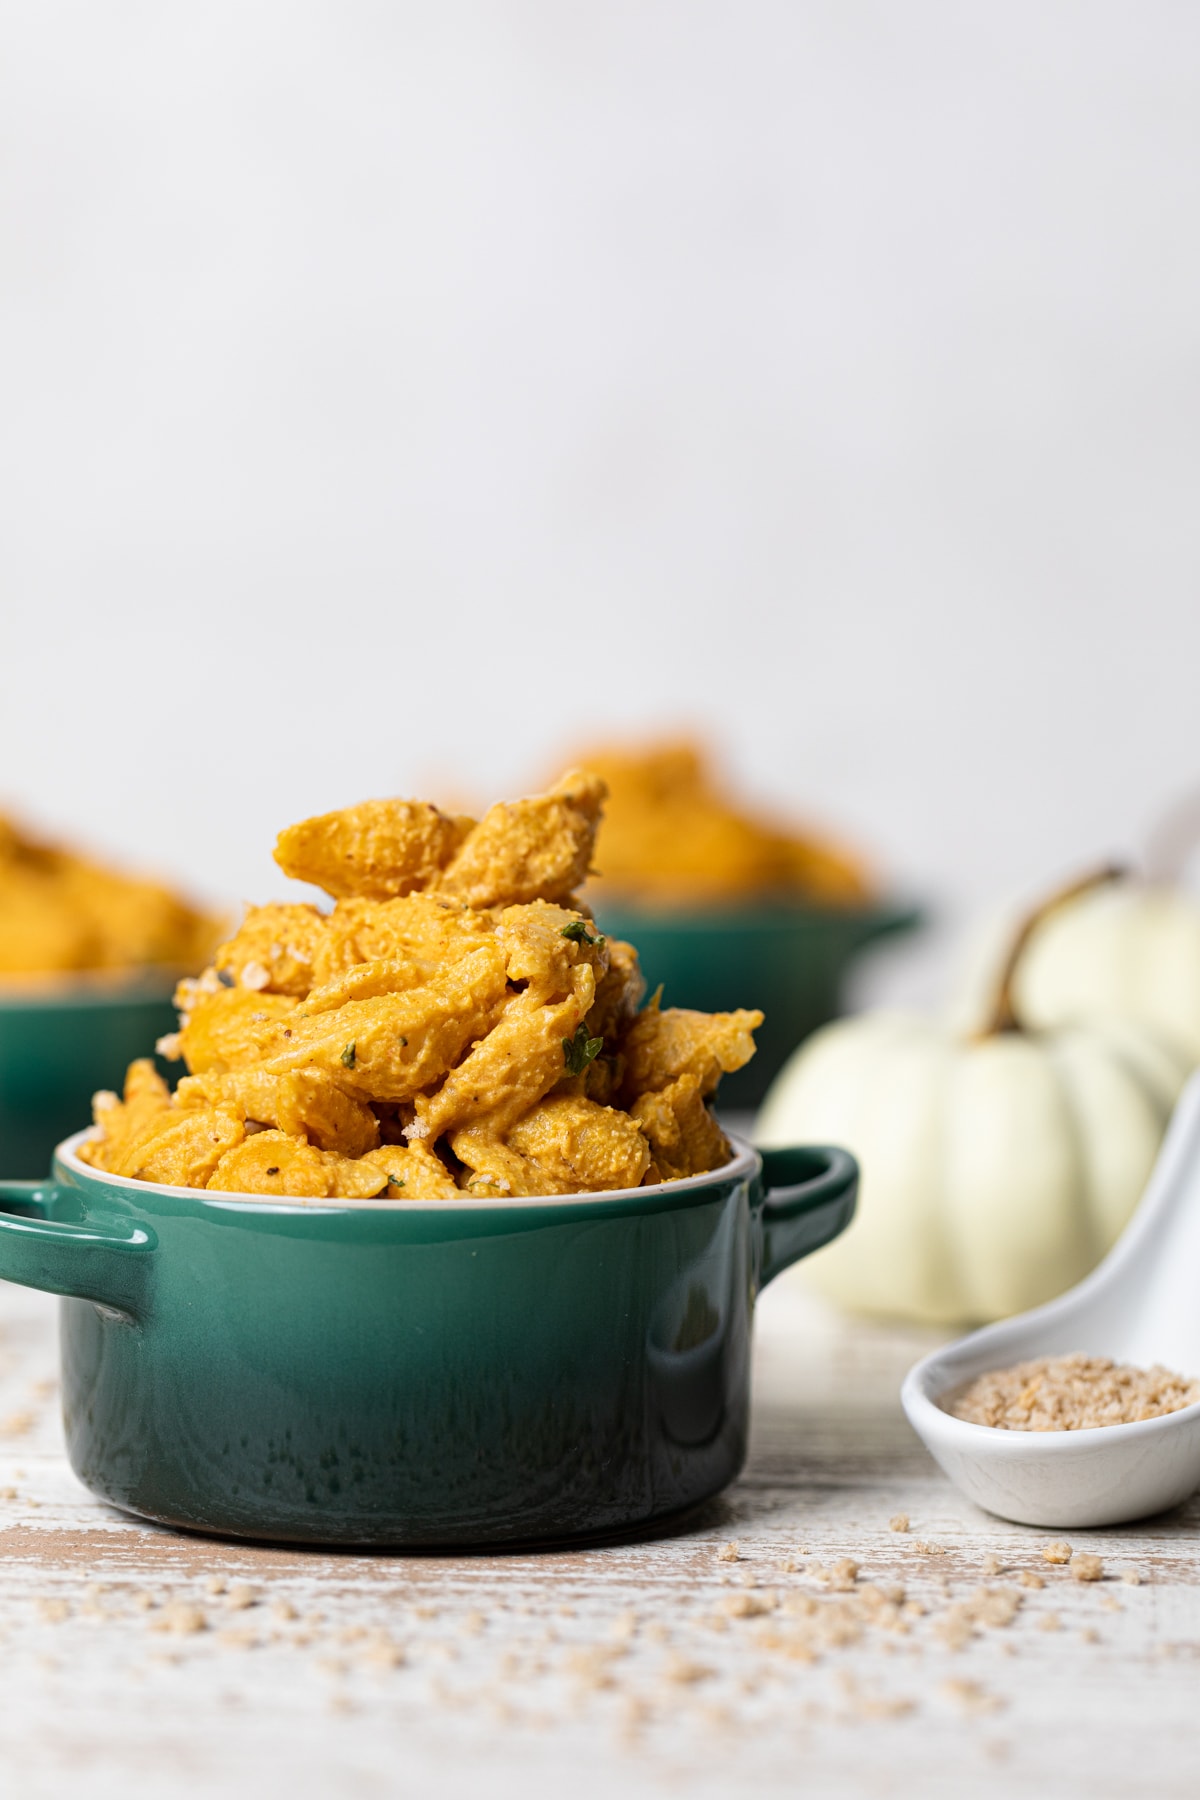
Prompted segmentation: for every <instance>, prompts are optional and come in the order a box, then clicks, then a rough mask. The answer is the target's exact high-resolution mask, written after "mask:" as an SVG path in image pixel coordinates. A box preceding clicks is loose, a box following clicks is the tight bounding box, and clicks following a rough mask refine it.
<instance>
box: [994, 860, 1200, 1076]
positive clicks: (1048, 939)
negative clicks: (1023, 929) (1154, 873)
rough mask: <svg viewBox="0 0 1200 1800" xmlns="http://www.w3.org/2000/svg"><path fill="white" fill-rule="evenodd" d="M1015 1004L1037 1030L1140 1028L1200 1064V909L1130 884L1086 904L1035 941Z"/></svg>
mask: <svg viewBox="0 0 1200 1800" xmlns="http://www.w3.org/2000/svg"><path fill="white" fill-rule="evenodd" d="M1013 1003H1014V1006H1015V1008H1016V1011H1017V1013H1018V1014H1019V1016H1020V1018H1021V1019H1022V1021H1023V1022H1024V1023H1025V1024H1026V1025H1029V1026H1033V1027H1046V1026H1054V1025H1063V1024H1067V1023H1069V1022H1072V1021H1076V1020H1080V1019H1090V1018H1096V1017H1097V1016H1106V1015H1107V1016H1113V1017H1120V1018H1127V1019H1137V1020H1140V1021H1141V1022H1142V1023H1143V1024H1145V1025H1149V1026H1151V1027H1153V1028H1154V1029H1155V1030H1157V1031H1160V1032H1163V1033H1166V1034H1167V1035H1169V1036H1171V1037H1173V1038H1174V1039H1175V1040H1176V1042H1177V1043H1178V1044H1179V1045H1180V1046H1181V1048H1182V1049H1184V1050H1185V1051H1186V1052H1187V1053H1188V1055H1189V1056H1190V1057H1191V1059H1192V1062H1193V1063H1200V900H1197V899H1196V898H1195V896H1194V895H1192V894H1189V893H1188V892H1187V891H1186V890H1185V889H1183V888H1179V887H1174V886H1170V885H1168V884H1166V883H1163V884H1161V885H1160V884H1158V883H1149V882H1142V881H1135V880H1132V879H1130V880H1121V881H1114V882H1112V883H1110V884H1108V885H1106V886H1103V887H1097V888H1092V889H1091V890H1090V891H1088V892H1085V893H1082V894H1080V895H1079V897H1078V898H1077V899H1073V900H1072V901H1070V903H1069V904H1067V905H1065V906H1062V907H1058V908H1056V909H1055V910H1054V911H1053V912H1051V913H1049V914H1048V915H1047V916H1046V917H1045V918H1044V919H1042V920H1041V921H1040V922H1039V923H1038V925H1037V927H1036V928H1035V930H1034V931H1033V932H1032V933H1031V935H1030V939H1029V943H1028V944H1027V946H1026V948H1025V950H1024V953H1023V955H1022V957H1021V962H1020V966H1019V968H1018V969H1017V972H1016V976H1015V979H1014V983H1013Z"/></svg>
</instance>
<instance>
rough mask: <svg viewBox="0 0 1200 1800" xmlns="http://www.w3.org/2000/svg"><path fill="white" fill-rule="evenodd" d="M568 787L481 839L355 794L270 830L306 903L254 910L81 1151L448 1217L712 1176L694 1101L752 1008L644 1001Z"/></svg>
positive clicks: (106, 1099) (133, 1164)
mask: <svg viewBox="0 0 1200 1800" xmlns="http://www.w3.org/2000/svg"><path fill="white" fill-rule="evenodd" d="M605 791H606V790H605V785H604V783H603V782H602V781H601V780H600V779H599V777H597V776H595V775H592V774H588V773H586V772H580V771H578V770H576V771H572V772H571V773H569V774H567V775H565V776H564V777H563V779H562V780H561V781H560V782H558V783H557V785H556V786H555V787H554V788H552V789H551V790H550V792H549V793H546V794H541V795H536V796H534V797H533V798H530V799H525V800H517V801H514V802H511V803H505V804H500V805H497V806H494V807H492V808H491V809H490V811H489V812H487V813H486V814H485V815H484V817H483V818H482V819H481V820H480V821H479V822H478V823H476V822H475V821H474V820H472V819H468V818H461V817H451V816H449V815H447V814H445V813H442V812H440V811H439V810H438V809H437V808H436V807H434V806H429V805H424V804H422V803H421V802H418V801H411V800H376V801H367V802H364V803H363V804H362V805H359V806H352V807H348V808H346V809H345V810H344V811H342V812H335V813H328V814H325V815H324V816H323V817H320V818H315V819H308V820H305V821H304V822H303V823H302V824H299V825H294V826H292V827H290V828H289V829H288V830H286V831H284V832H283V833H281V835H280V838H279V841H278V843H277V845H276V849H275V858H276V861H277V862H278V863H279V865H280V867H281V868H282V869H283V870H284V872H285V873H286V874H288V875H291V876H294V877H296V878H297V879H299V880H301V881H307V882H311V883H313V884H315V885H316V886H318V887H320V888H322V889H323V890H324V891H325V892H326V893H327V894H329V895H330V897H331V898H332V899H333V900H334V906H333V909H332V911H330V912H327V913H326V912H322V911H321V910H319V909H318V908H317V907H315V906H309V905H288V904H276V905H270V906H260V907H252V908H250V910H249V912H248V913H247V916H246V919H245V920H244V922H243V924H242V926H241V928H240V930H239V931H238V932H237V934H236V935H235V936H234V937H233V938H232V939H230V941H229V942H228V943H226V944H223V945H222V946H221V947H220V949H219V950H218V951H217V953H216V957H215V960H214V964H213V966H212V967H211V968H210V969H207V970H206V971H205V973H204V974H203V975H202V976H200V977H199V979H198V980H195V981H185V982H182V983H181V984H180V987H179V989H178V992H177V996H176V999H177V1003H178V1005H179V1007H180V1029H179V1032H178V1033H177V1034H175V1035H173V1036H172V1037H171V1038H170V1039H167V1040H164V1041H163V1043H162V1044H160V1046H159V1048H160V1050H162V1052H163V1054H164V1055H168V1056H172V1057H174V1058H181V1059H182V1061H183V1062H184V1064H185V1065H186V1068H187V1071H188V1072H187V1074H186V1075H185V1076H183V1078H182V1079H181V1080H180V1081H179V1082H178V1084H177V1086H176V1088H175V1091H174V1092H173V1093H172V1092H171V1091H170V1090H169V1089H168V1087H167V1085H166V1083H165V1082H164V1081H163V1080H162V1079H161V1077H160V1076H159V1075H158V1074H157V1072H156V1071H155V1069H154V1066H153V1064H152V1063H151V1062H150V1061H148V1060H147V1061H142V1062H136V1063H134V1064H133V1065H132V1066H131V1067H130V1070H129V1073H128V1076H127V1079H126V1083H125V1093H124V1097H123V1098H121V1099H118V1097H117V1096H116V1095H115V1094H99V1095H97V1097H96V1103H95V1116H96V1132H95V1134H94V1136H93V1137H92V1138H91V1139H90V1140H88V1142H86V1143H85V1144H84V1145H83V1147H82V1149H81V1150H80V1155H81V1156H82V1157H83V1159H84V1160H85V1161H86V1162H89V1163H91V1164H92V1166H93V1167H95V1168H98V1169H104V1170H107V1171H108V1172H110V1173H112V1174H115V1175H121V1176H124V1177H127V1178H134V1179H138V1180H143V1181H158V1182H167V1183H171V1184H174V1185H179V1186H184V1187H192V1188H208V1189H211V1190H214V1191H222V1192H230V1193H253V1194H274V1195H291V1196H297V1197H299V1196H311V1197H327V1198H333V1197H341V1198H347V1199H364V1200H365V1199H372V1198H376V1197H379V1198H388V1199H414V1200H440V1199H453V1198H455V1197H459V1196H462V1195H468V1196H473V1197H475V1198H498V1197H503V1196H527V1195H550V1194H569V1193H578V1192H603V1191H606V1190H609V1189H614V1188H630V1187H638V1186H644V1185H647V1184H650V1183H654V1182H660V1181H666V1180H672V1179H674V1178H676V1177H679V1176H684V1175H694V1174H701V1173H704V1172H705V1171H707V1170H709V1169H713V1168H716V1167H718V1166H719V1165H720V1164H721V1163H723V1162H725V1161H726V1160H727V1159H728V1157H729V1154H730V1150H729V1145H728V1143H727V1141H726V1139H725V1136H724V1133H723V1132H722V1130H721V1128H720V1126H719V1125H718V1123H717V1121H716V1119H715V1118H714V1116H713V1114H712V1112H711V1111H710V1109H709V1105H708V1102H709V1100H710V1099H711V1097H712V1095H713V1093H714V1092H715V1090H716V1087H717V1084H718V1082H719V1081H720V1079H721V1076H722V1074H724V1073H727V1072H731V1071H733V1070H735V1069H739V1068H741V1067H742V1065H743V1064H744V1063H746V1062H748V1061H749V1059H750V1057H751V1056H752V1055H753V1054H754V1037H753V1033H754V1030H755V1028H756V1027H757V1026H758V1025H760V1024H761V1023H762V1014H761V1013H760V1012H755V1011H745V1010H742V1011H737V1012H732V1013H716V1014H707V1013H697V1012H687V1011H683V1010H681V1009H679V1008H667V1009H663V1008H660V1006H659V1004H658V998H657V996H655V998H654V999H653V1000H651V1001H650V1003H649V1004H648V1005H643V1000H644V996H645V983H644V981H643V978H642V974H641V970H640V968H639V966H638V959H637V953H636V951H635V950H634V949H633V948H632V946H630V945H629V944H624V943H619V942H617V941H615V940H609V939H606V938H605V937H604V936H602V935H601V933H600V932H599V931H598V930H597V929H596V926H595V923H594V921H593V919H592V917H591V914H590V911H589V910H588V908H587V907H586V906H585V905H584V904H582V903H581V902H580V901H579V900H578V899H577V898H576V897H575V895H576V891H577V890H578V889H579V888H580V887H581V886H582V884H583V882H584V881H585V879H586V878H587V875H588V873H589V870H590V868H591V861H592V851H593V847H594V843H595V837H596V830H597V827H598V825H599V822H600V817H601V811H602V807H603V802H604V798H605Z"/></svg>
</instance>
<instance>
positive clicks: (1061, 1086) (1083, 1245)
mask: <svg viewBox="0 0 1200 1800" xmlns="http://www.w3.org/2000/svg"><path fill="white" fill-rule="evenodd" d="M1060 900H1061V896H1058V897H1056V903H1058V902H1059V901H1060ZM1043 912H1044V909H1039V914H1038V915H1037V918H1039V919H1040V918H1041V916H1042V914H1043ZM1034 923H1035V920H1032V919H1031V920H1030V921H1027V922H1026V925H1025V927H1023V929H1022V931H1021V932H1020V933H1019V934H1018V937H1017V941H1016V944H1015V945H1014V948H1013V952H1012V954H1011V956H1010V958H1009V961H1008V966H1007V968H1006V969H1005V971H1004V975H1003V978H1002V980H1001V983H1000V989H999V993H998V995H997V998H996V1001H995V1004H994V1006H993V1008H992V1010H991V1016H990V1018H989V1019H988V1020H987V1022H986V1024H985V1026H984V1028H983V1029H982V1030H979V1031H977V1032H973V1033H972V1032H967V1031H964V1030H962V1029H956V1028H954V1027H952V1026H949V1025H947V1024H944V1023H941V1022H938V1021H935V1020H931V1019H928V1018H923V1017H919V1016H913V1015H906V1014H898V1013H875V1014H867V1015H865V1016H863V1017H860V1018H853V1019H845V1020H841V1021H839V1022H838V1023H836V1024H834V1025H830V1026H827V1027H826V1028H825V1029H824V1030H823V1031H820V1032H818V1033H817V1034H816V1035H815V1036H814V1037H812V1038H810V1039H809V1040H808V1042H807V1043H806V1044H804V1045H802V1046H801V1047H800V1049H799V1050H798V1051H797V1052H796V1053H795V1055H794V1056H793V1057H792V1058H791V1060H790V1062H789V1063H787V1064H786V1066H785V1067H784V1068H783V1070H782V1071H781V1072H780V1074H779V1075H778V1077H777V1078H776V1080H775V1083H774V1085H773V1086H772V1088H771V1090H770V1092H769V1094H768V1095H767V1099H766V1102H765V1103H764V1106H763V1109H762V1112H761V1114H760V1115H759V1121H758V1130H757V1134H756V1135H757V1137H758V1140H759V1142H760V1143H762V1144H764V1145H768V1144H769V1145H776V1144H785V1143H831V1144H843V1145H845V1147H846V1148H847V1149H848V1150H850V1151H852V1152H853V1154H854V1155H855V1156H856V1157H857V1158H858V1161H859V1164H860V1167H861V1171H862V1179H861V1186H860V1190H859V1204H858V1212H857V1215H856V1217H855V1220H854V1223H853V1224H852V1226H851V1227H850V1229H849V1231H847V1232H846V1234H845V1235H844V1236H843V1237H842V1238H841V1239H840V1240H839V1241H838V1242H837V1243H836V1244H833V1245H831V1246H830V1247H829V1248H828V1249H826V1250H823V1251H821V1252H820V1253H819V1254H818V1255H817V1256H815V1257H814V1258H812V1260H811V1262H809V1263H808V1264H807V1265H806V1267H807V1270H808V1278H809V1280H810V1281H811V1282H812V1283H813V1284H814V1285H816V1286H817V1287H819V1288H820V1289H822V1290H823V1291H824V1292H825V1293H827V1294H828V1295H830V1296H831V1297H832V1298H833V1299H835V1300H837V1301H839V1302H840V1303H841V1304H843V1305H845V1306H847V1307H850V1308H852V1309H854V1310H857V1311H861V1312H869V1313H877V1314H883V1315H891V1316H893V1317H903V1318H908V1319H916V1320H922V1321H925V1322H928V1323H938V1324H961V1323H967V1322H972V1321H982V1320H987V1319H997V1318H1002V1317H1004V1316H1006V1315H1007V1314H1009V1313H1013V1312H1021V1311H1024V1310H1025V1309H1026V1308H1027V1307H1031V1306H1036V1305H1038V1304H1040V1303H1041V1302H1042V1301H1044V1300H1049V1299H1051V1298H1052V1297H1053V1296H1054V1295H1055V1294H1059V1293H1061V1292H1062V1291H1063V1290H1064V1289H1065V1288H1068V1287H1070V1286H1072V1285H1073V1284H1074V1283H1075V1282H1076V1281H1079V1280H1081V1279H1082V1277H1083V1276H1084V1275H1086V1274H1087V1273H1088V1271H1089V1270H1090V1269H1092V1268H1093V1267H1094V1266H1095V1264H1096V1263H1097V1262H1098V1261H1099V1260H1100V1258H1101V1257H1102V1256H1103V1255H1104V1254H1105V1253H1106V1252H1107V1251H1108V1250H1109V1249H1110V1248H1111V1247H1112V1245H1113V1244H1114V1243H1115V1241H1116V1239H1117V1237H1118V1236H1119V1235H1120V1233H1121V1231H1122V1230H1123V1229H1124V1227H1125V1225H1126V1223H1127V1221H1128V1219H1129V1217H1130V1215H1131V1213H1132V1212H1133V1210H1134V1207H1135V1206H1136V1205H1137V1202H1138V1199H1139V1197H1140V1195H1141V1193H1142V1189H1143V1187H1144V1186H1145V1183H1146V1179H1147V1177H1148V1175H1149V1173H1150V1169H1151V1167H1152V1165H1153V1162H1154V1159H1155V1156H1156V1154H1157V1152H1158V1147H1159V1143H1160V1141H1161V1139H1162V1135H1163V1132H1164V1130H1165V1129H1166V1125H1167V1121H1168V1119H1169V1118H1170V1115H1171V1111H1172V1108H1173V1106H1174V1104H1175V1100H1176V1098H1177V1096H1178V1094H1179V1091H1180V1089H1181V1087H1182V1086H1183V1083H1184V1081H1185V1079H1186V1077H1187V1075H1188V1073H1189V1070H1190V1068H1191V1066H1192V1058H1191V1056H1190V1055H1189V1054H1188V1053H1187V1052H1186V1051H1184V1050H1182V1049H1181V1048H1180V1047H1179V1046H1178V1045H1177V1044H1175V1043H1174V1042H1172V1041H1171V1040H1170V1039H1168V1038H1166V1037H1163V1036H1161V1035H1159V1034H1157V1033H1156V1032H1154V1031H1153V1030H1150V1029H1148V1028H1147V1027H1145V1026H1144V1025H1141V1024H1138V1023H1136V1022H1134V1021H1131V1020H1128V1019H1108V1020H1104V1019H1092V1020H1090V1021H1088V1022H1086V1023H1081V1024H1077V1025H1069V1026H1064V1027H1062V1028H1061V1029H1057V1030H1047V1031H1040V1032H1035V1031H1027V1030H1023V1029H1021V1028H1020V1026H1019V1025H1018V1022H1017V1018H1016V1016H1015V1015H1014V1010H1013V995H1014V992H1016V991H1017V986H1018V982H1017V978H1018V977H1019V972H1020V963H1021V958H1022V954H1023V952H1024V950H1025V947H1026V945H1027V943H1028V941H1029V938H1030V937H1031V936H1032V927H1033V925H1034Z"/></svg>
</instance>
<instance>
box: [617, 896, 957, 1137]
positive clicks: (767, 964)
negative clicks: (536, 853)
mask: <svg viewBox="0 0 1200 1800" xmlns="http://www.w3.org/2000/svg"><path fill="white" fill-rule="evenodd" d="M596 916H597V919H598V920H599V922H600V924H601V925H602V926H603V928H604V930H605V931H607V932H608V933H609V934H610V935H611V936H612V937H619V938H625V939H627V940H628V941H629V942H630V943H633V944H636V945H637V947H638V955H639V957H640V959H641V964H642V970H643V973H644V974H645V976H646V980H647V981H648V982H649V984H650V987H651V989H654V988H655V987H657V986H658V985H659V983H660V982H661V983H662V987H663V1005H664V1006H691V1007H695V1008H696V1010H697V1011H698V1012H730V1011H732V1010H733V1009H734V1008H736V1007H739V1006H757V1007H761V1009H762V1011H763V1013H764V1015H765V1017H764V1020H763V1024H762V1025H761V1026H760V1028H759V1030H758V1031H756V1032H755V1034H754V1035H755V1042H756V1044H757V1049H756V1051H755V1054H754V1058H753V1060H752V1061H751V1062H749V1063H747V1065H746V1067H745V1068H744V1069H739V1070H738V1071H737V1073H736V1074H733V1075H726V1076H724V1077H723V1079H722V1081H721V1108H722V1110H723V1111H726V1112H728V1111H739V1110H749V1109H750V1108H752V1107H756V1106H757V1105H758V1103H759V1101H760V1100H761V1099H762V1097H763V1095H764V1094H765V1093H766V1091H767V1089H768V1087H769V1086H770V1085H771V1082H772V1080H773V1079H774V1077H775V1076H776V1075H777V1074H778V1072H779V1070H780V1069H781V1068H782V1067H783V1065H784V1063H785V1062H786V1061H787V1059H788V1057H789V1056H790V1055H791V1053H792V1051H793V1050H794V1049H795V1048H796V1045H797V1044H799V1043H800V1042H801V1040H802V1039H803V1038H806V1037H807V1036H808V1035H809V1033H810V1032H812V1031H815V1030H816V1029H817V1026H818V1025H824V1024H826V1023H827V1022H828V1020H830V1019H833V1018H836V1017H837V1015H838V1013H839V1012H841V1010H842V988H843V985H844V982H845V979H846V974H847V971H848V969H849V967H850V965H851V963H852V962H853V960H854V958H855V957H856V956H857V955H858V953H859V951H861V950H863V949H865V948H866V946H867V945H868V944H871V943H874V942H875V941H876V940H877V939H879V938H883V937H888V936H891V935H892V934H894V933H896V932H900V931H908V930H911V929H912V927H913V926H915V925H918V924H919V923H920V921H921V915H920V913H919V912H918V911H917V910H916V909H915V908H913V907H909V906H862V907H849V906H847V907H830V906H803V905H797V904H794V903H790V902H786V901H780V902H778V903H776V904H771V903H763V904H761V905H757V906H731V907H724V908H722V907H710V908H697V909H696V910H695V911H694V912H693V911H675V912H670V913H667V912H662V911H655V910H652V909H649V908H646V909H643V908H640V907H635V906H632V905H630V904H628V903H626V902H621V901H616V900H613V901H610V900H608V899H606V898H605V897H604V895H603V894H602V893H601V894H600V895H598V896H597V898H596Z"/></svg>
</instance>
